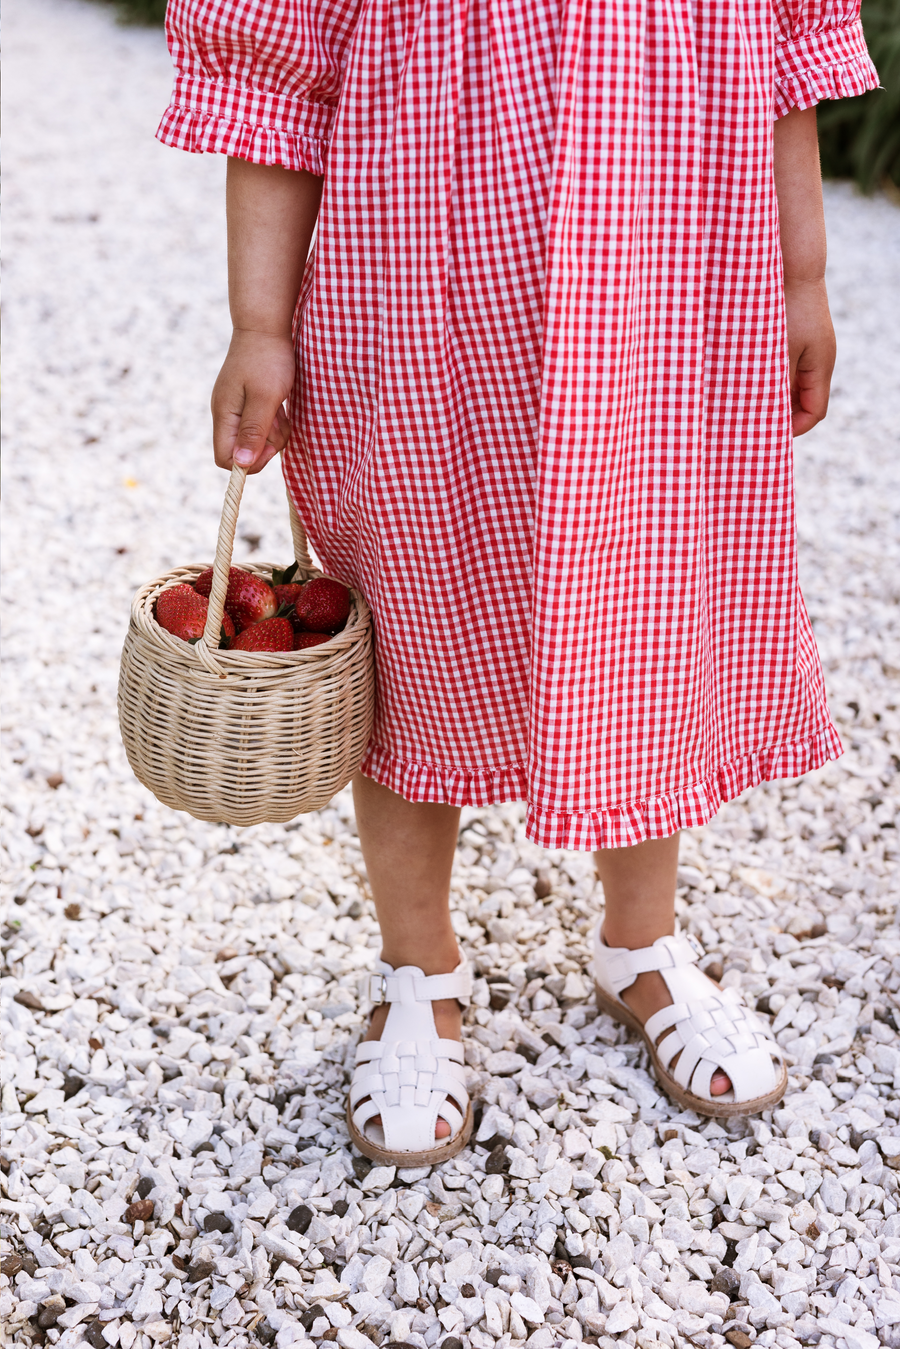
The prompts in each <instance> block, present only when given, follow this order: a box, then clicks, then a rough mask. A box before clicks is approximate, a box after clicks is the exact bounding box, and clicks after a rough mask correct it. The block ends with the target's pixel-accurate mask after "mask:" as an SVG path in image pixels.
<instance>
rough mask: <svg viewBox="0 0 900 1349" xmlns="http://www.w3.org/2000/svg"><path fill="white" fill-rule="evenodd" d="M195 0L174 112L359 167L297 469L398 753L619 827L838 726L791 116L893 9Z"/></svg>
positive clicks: (331, 231) (348, 188) (381, 774)
mask: <svg viewBox="0 0 900 1349" xmlns="http://www.w3.org/2000/svg"><path fill="white" fill-rule="evenodd" d="M168 25H169V39H170V46H171V49H172V51H173V55H174V57H175V61H176V65H177V67H178V76H177V80H176V94H175V96H174V97H173V102H172V105H171V106H170V109H169V110H168V112H167V114H166V117H165V118H164V121H163V126H162V127H161V130H160V133H159V134H160V136H161V138H162V139H164V140H166V141H167V142H168V143H170V144H178V145H181V146H183V148H187V149H193V150H219V151H225V152H227V153H230V154H237V155H239V156H241V157H244V158H249V159H253V160H254V161H255V162H266V163H284V164H285V165H286V166H287V167H293V168H300V167H303V168H308V169H310V170H311V171H312V172H320V171H321V166H322V165H324V167H325V187H324V193H323V199H322V206H321V210H320V214H319V221H318V226H317V234H316V242H315V246H314V251H313V254H312V257H311V262H310V265H309V266H308V268H307V272H306V276H305V278H304V285H303V290H302V293H301V296H300V301H299V304H298V311H297V317H296V324H295V327H296V346H297V380H296V385H295V390H294V395H293V398H292V403H291V407H290V415H291V421H292V427H293V435H292V440H291V444H290V447H289V451H288V453H287V455H286V459H285V472H286V477H287V481H288V486H289V490H290V491H291V494H292V496H293V497H294V499H295V501H296V503H297V506H298V509H299V511H300V513H301V515H302V517H303V519H304V521H305V522H306V524H307V527H308V530H309V533H310V536H311V538H312V541H313V543H314V546H315V548H316V550H317V552H318V553H319V556H320V557H321V558H322V560H323V563H324V565H325V566H326V567H327V569H328V570H329V572H331V573H332V574H334V575H337V576H339V577H341V578H343V579H345V580H347V581H348V582H350V583H352V584H354V585H357V586H359V587H360V588H361V589H362V591H363V592H364V593H365V595H366V598H367V599H368V601H369V603H370V604H371V606H372V608H373V611H374V614H375V622H376V633H377V668H378V707H377V715H376V722H375V729H374V733H373V738H372V743H371V745H370V748H369V752H368V755H367V757H366V760H365V761H364V764H363V772H365V773H366V774H368V775H369V776H371V777H373V778H375V779H377V780H378V781H379V782H382V783H384V784H386V785H387V786H389V787H391V788H392V789H393V790H395V791H397V792H399V793H400V794H401V795H403V796H404V797H406V798H407V799H409V800H414V801H445V802H450V803H452V804H456V805H486V804H490V803H493V802H499V801H508V800H524V801H527V802H528V833H529V837H531V838H532V839H533V840H535V841H536V842H537V843H539V844H541V845H543V846H545V847H548V848H576V849H594V848H605V847H621V846H626V845H629V844H632V843H636V842H639V841H640V840H642V839H645V838H654V837H664V836H666V835H668V834H670V833H672V832H673V831H674V830H676V829H678V828H680V827H684V826H690V825H697V824H701V823H704V822H705V821H706V820H708V819H709V818H710V816H711V815H712V814H713V813H714V811H715V810H716V809H717V808H718V806H719V805H720V804H721V802H722V801H724V800H729V799H731V798H733V797H734V796H736V795H737V794H738V793H740V792H741V791H743V790H744V789H745V788H746V787H749V786H751V785H754V784H756V783H759V782H761V781H764V780H769V779H772V778H778V777H794V776H798V775H800V774H802V773H804V772H806V771H808V770H809V769H812V768H815V767H819V766H820V765H821V764H822V763H824V762H825V761H826V760H827V759H828V758H831V757H834V756H836V755H837V754H839V753H840V744H839V741H838V738H837V735H836V732H835V730H834V728H833V726H832V723H831V720H830V718H829V715H828V710H827V706H826V701H825V694H824V687H823V680H822V673H821V667H820V663H819V659H818V655H817V652H816V648H815V642H814V639H813V635H812V631H811V627H810V624H809V620H808V618H807V615H806V611H805V609H804V606H803V601H802V598H801V595H800V590H799V587H798V580H797V564H796V550H795V526H794V502H793V483H792V466H791V436H790V406H789V390H788V375H787V369H788V367H787V350H786V339H785V330H784V313H783V298H782V288H781V270H780V252H779V246H778V226H777V210H776V201H775V195H774V186H773V180H772V119H773V116H774V115H775V113H776V112H784V111H786V110H787V109H788V108H790V107H793V106H811V105H812V103H814V102H815V101H816V100H817V99H818V98H821V97H824V96H841V95H842V94H844V93H849V92H853V93H858V92H862V91H863V89H865V88H870V87H873V85H874V84H875V83H876V76H875V74H874V71H873V69H872V67H871V64H870V62H869V61H868V57H867V55H866V52H865V46H864V43H863V40H862V35H861V30H860V28H859V22H858V3H856V2H855V0H809V3H807V4H805V5H801V4H796V3H794V4H791V5H788V6H785V7H782V8H781V9H779V10H778V12H777V14H773V11H772V7H771V4H770V3H769V0H695V2H694V3H691V2H690V0H608V2H607V3H598V2H597V0H532V3H530V4H529V5H527V6H526V5H524V4H522V3H521V2H520V0H453V3H451V2H450V0H361V3H354V2H353V0H332V2H331V3H321V0H320V2H319V3H316V0H302V2H301V0H295V3H294V4H291V5H285V4H282V3H279V4H275V3H273V2H271V3H269V2H267V3H263V0H170V5H169V19H168ZM336 72H337V76H336ZM260 110H262V111H260ZM326 116H327V119H328V120H327V129H326V132H323V130H322V121H323V119H324V118H326Z"/></svg>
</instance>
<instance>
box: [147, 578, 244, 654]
mask: <svg viewBox="0 0 900 1349" xmlns="http://www.w3.org/2000/svg"><path fill="white" fill-rule="evenodd" d="M208 608H209V600H208V599H206V597H205V596H204V595H198V594H197V592H196V590H195V589H194V587H193V586H189V585H180V586H172V587H171V588H170V589H169V590H164V591H163V592H162V594H161V595H160V597H159V599H158V600H157V601H156V621H157V623H158V624H159V626H160V627H161V628H165V630H166V632H171V634H172V636H173V637H180V638H181V640H182V641H183V642H196V641H198V640H199V639H200V638H201V637H202V636H203V629H204V627H205V626H206V612H207V609H208ZM233 636H234V624H233V623H232V621H231V619H230V617H229V616H228V614H223V615H222V634H221V641H220V642H219V645H220V646H227V645H228V642H229V639H230V638H232V637H233Z"/></svg>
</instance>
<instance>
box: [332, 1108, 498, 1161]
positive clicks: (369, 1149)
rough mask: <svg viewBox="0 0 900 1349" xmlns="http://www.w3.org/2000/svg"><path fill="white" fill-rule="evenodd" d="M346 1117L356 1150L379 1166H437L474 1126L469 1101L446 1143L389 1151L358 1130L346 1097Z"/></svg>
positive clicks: (454, 1151) (461, 1144)
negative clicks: (430, 1146) (457, 1127)
mask: <svg viewBox="0 0 900 1349" xmlns="http://www.w3.org/2000/svg"><path fill="white" fill-rule="evenodd" d="M345 1114H346V1118H347V1128H348V1129H349V1130H350V1138H351V1141H352V1143H353V1146H354V1147H355V1148H356V1150H357V1152H361V1153H362V1155H363V1156H364V1157H368V1158H369V1160H370V1161H373V1162H378V1163H379V1164H380V1165H381V1166H397V1167H407V1168H410V1169H412V1168H413V1167H416V1166H438V1165H439V1164H440V1163H441V1162H449V1160H450V1158H451V1157H455V1156H456V1154H457V1153H458V1152H462V1150H463V1148H464V1147H465V1146H466V1144H467V1143H468V1141H469V1139H470V1138H471V1137H472V1130H473V1128H474V1127H475V1117H474V1115H473V1114H472V1102H471V1101H470V1102H469V1104H468V1106H467V1108H466V1117H465V1119H464V1120H463V1126H462V1128H461V1129H460V1131H459V1133H458V1134H457V1135H456V1137H455V1138H451V1139H450V1141H449V1142H448V1143H441V1144H439V1145H438V1146H437V1147H434V1148H426V1149H425V1151H424V1152H391V1151H389V1149H387V1148H380V1147H379V1146H378V1144H377V1143H373V1142H372V1140H371V1139H369V1138H366V1137H365V1136H364V1135H363V1134H361V1133H360V1132H359V1130H358V1129H357V1127H356V1125H355V1124H354V1123H353V1119H352V1116H351V1113H350V1099H349V1097H348V1099H347V1106H346V1110H345Z"/></svg>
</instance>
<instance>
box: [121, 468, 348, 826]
mask: <svg viewBox="0 0 900 1349" xmlns="http://www.w3.org/2000/svg"><path fill="white" fill-rule="evenodd" d="M246 476H247V475H246V472H245V470H244V469H241V468H234V469H232V472H231V478H230V480H229V483H228V490H227V492H226V494H225V503H224V506H223V508H222V520H221V523H220V526H219V538H218V544H217V546H216V560H215V564H214V573H213V582H212V593H211V594H210V598H209V611H208V616H207V621H206V627H205V630H204V634H203V638H202V639H201V640H200V641H199V642H196V643H195V644H193V645H191V644H190V643H188V642H183V641H181V640H180V638H178V637H173V636H172V634H171V633H168V632H166V631H165V629H164V628H161V627H160V625H159V624H158V623H157V621H156V619H155V617H154V614H153V608H154V604H155V602H156V598H157V596H158V595H159V593H160V591H161V590H163V589H165V588H167V587H168V586H172V585H178V584H180V583H184V582H188V583H190V582H192V581H194V580H195V579H196V577H197V576H199V575H200V573H201V571H203V570H205V568H204V567H202V566H195V567H178V568H176V569H175V570H174V571H170V572H167V574H166V575H165V576H160V577H159V578H158V579H157V580H155V581H151V582H150V584H149V585H145V586H144V587H143V588H142V589H141V590H139V591H138V593H137V594H136V595H135V597H134V601H133V603H132V606H131V622H130V624H129V628H128V635H127V637H126V638H125V646H124V648H123V651H122V663H121V667H120V673H119V726H120V729H121V732H122V740H123V741H124V744H125V752H126V754H127V755H128V762H129V763H130V764H131V767H132V769H133V770H134V772H135V774H136V776H137V777H138V778H139V779H140V781H141V782H142V783H143V784H144V786H145V787H149V789H150V791H151V792H153V794H154V796H156V797H157V798H158V799H159V800H160V801H162V802H163V803H164V804H165V805H167V806H172V807H173V808H174V809H175V810H186V811H188V813H189V814H191V815H193V816H195V817H196V818H197V819H198V820H213V821H220V822H223V823H226V824H240V825H247V824H261V823H262V822H263V821H266V820H268V821H272V822H284V821H286V820H292V819H293V818H294V817H295V816H296V815H299V814H301V813H302V812H304V811H309V810H319V809H321V807H322V806H324V805H327V803H328V802H329V801H330V800H331V798H332V797H333V796H334V795H335V793H336V792H339V791H340V790H341V788H342V787H345V786H346V784H347V783H348V782H349V781H350V778H351V777H352V775H353V773H354V772H355V771H356V769H357V768H358V767H359V764H360V761H361V759H362V757H363V754H364V753H365V749H366V745H367V743H368V740H369V736H370V733H371V729H372V713H373V705H374V689H375V678H374V661H373V651H372V616H371V613H370V611H369V608H368V605H367V604H366V602H365V600H364V599H363V598H362V596H361V595H359V594H357V592H356V591H352V592H351V595H352V599H351V610H350V617H349V618H348V620H347V625H346V627H345V628H344V629H343V631H342V632H339V633H338V634H337V635H336V636H334V637H332V638H331V639H330V640H329V641H328V642H323V643H322V644H321V645H320V646H315V647H310V648H308V649H307V650H305V651H288V652H284V653H282V652H273V653H269V652H260V651H220V650H219V649H218V640H219V638H218V634H219V632H220V628H221V623H222V612H223V608H224V604H225V594H226V590H227V587H228V569H229V567H230V566H231V556H232V549H233V546H234V533H235V529H236V527H237V518H238V509H239V507H240V500H241V493H242V492H243V488H244V481H245V479H246ZM290 510H291V534H292V537H293V541H294V555H295V557H296V559H297V563H298V572H297V575H296V577H295V578H294V579H295V581H298V582H299V581H303V580H307V579H309V578H310V577H312V576H320V575H321V574H322V573H321V572H319V571H317V570H316V569H314V568H313V565H312V561H311V559H310V556H309V553H308V551H307V546H306V534H305V532H304V529H303V526H302V525H301V523H300V521H299V519H298V517H297V514H296V512H295V511H294V508H293V505H291V508H290ZM245 570H247V571H252V572H255V573H256V574H257V575H260V576H263V577H264V578H265V579H266V580H267V581H271V576H272V568H271V566H265V565H260V566H247V567H246V568H245Z"/></svg>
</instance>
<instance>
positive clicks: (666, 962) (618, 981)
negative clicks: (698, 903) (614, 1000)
mask: <svg viewBox="0 0 900 1349" xmlns="http://www.w3.org/2000/svg"><path fill="white" fill-rule="evenodd" d="M603 957H604V964H605V966H606V977H607V978H608V979H609V981H610V983H611V985H612V987H613V988H614V989H615V991H616V992H617V993H621V992H622V989H623V988H629V987H630V986H631V984H633V983H634V981H635V979H636V978H637V977H638V975H639V974H646V973H647V972H648V971H649V970H671V969H675V968H677V967H678V966H679V965H694V964H696V962H697V961H698V960H699V958H700V954H699V952H698V951H696V950H695V949H694V947H693V946H692V945H691V943H690V942H689V941H688V940H687V938H686V937H661V938H660V939H659V940H658V941H655V942H654V943H653V945H652V946H644V947H642V948H641V949H640V950H637V951H628V950H625V949H623V948H622V947H607V948H606V949H605V950H604V951H603Z"/></svg>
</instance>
